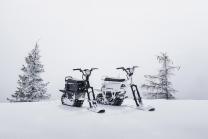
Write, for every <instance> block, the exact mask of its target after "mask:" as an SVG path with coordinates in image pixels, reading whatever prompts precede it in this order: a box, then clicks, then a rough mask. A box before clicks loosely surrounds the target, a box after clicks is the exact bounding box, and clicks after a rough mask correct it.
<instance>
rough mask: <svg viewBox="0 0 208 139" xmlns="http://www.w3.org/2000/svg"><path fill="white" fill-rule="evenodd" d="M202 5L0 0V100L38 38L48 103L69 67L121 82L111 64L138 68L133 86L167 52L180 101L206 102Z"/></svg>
mask: <svg viewBox="0 0 208 139" xmlns="http://www.w3.org/2000/svg"><path fill="white" fill-rule="evenodd" d="M207 5H208V2H207V1H206V0H145V1H144V0H18V1H17V0H0V48H1V51H0V64H1V68H0V75H1V78H0V83H1V85H0V101H4V100H5V98H6V97H9V96H10V95H11V94H12V93H14V91H15V90H16V87H17V80H18V74H21V73H22V72H21V71H20V68H21V66H22V64H24V57H25V56H27V54H28V52H29V51H30V50H31V49H32V48H33V47H34V45H35V42H36V41H37V40H39V39H40V40H39V45H40V49H41V55H42V59H41V61H42V63H43V64H44V65H45V70H46V72H45V73H44V74H43V77H44V79H45V80H46V81H49V82H51V83H50V85H49V87H48V91H49V93H51V94H52V95H53V98H56V97H58V96H59V95H60V94H61V93H60V92H59V91H58V90H59V89H62V88H63V87H64V77H65V76H67V75H73V76H75V77H77V78H78V77H80V76H79V75H80V74H79V73H75V72H73V71H72V68H77V67H83V68H89V67H98V68H100V70H98V71H96V72H94V74H93V75H92V78H91V79H92V80H91V81H92V85H93V86H95V88H99V87H100V86H101V77H102V76H103V75H109V76H110V75H111V76H119V75H120V76H122V75H123V74H122V72H118V71H116V70H115V68H116V67H118V66H131V65H138V66H140V68H139V69H138V70H137V71H136V73H135V83H136V84H138V85H139V86H140V85H141V84H142V83H144V75H145V74H157V70H158V68H159V66H160V65H159V64H158V63H157V61H156V55H157V54H159V53H160V52H167V53H168V54H169V56H170V57H171V58H172V59H173V61H174V63H175V64H176V65H179V66H181V70H180V71H178V72H175V76H174V77H172V81H173V85H174V87H175V89H176V90H178V91H179V92H178V93H177V94H176V97H177V98H180V99H208V91H207V90H208V84H207V83H208V82H207V81H208V72H207V71H208V54H207V53H208V8H207Z"/></svg>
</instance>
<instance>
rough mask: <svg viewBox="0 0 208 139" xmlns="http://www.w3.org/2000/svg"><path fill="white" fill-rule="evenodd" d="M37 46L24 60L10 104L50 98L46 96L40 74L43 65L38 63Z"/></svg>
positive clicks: (42, 70) (45, 84)
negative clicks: (24, 63)
mask: <svg viewBox="0 0 208 139" xmlns="http://www.w3.org/2000/svg"><path fill="white" fill-rule="evenodd" d="M39 52H40V50H39V46H38V44H37V43H36V45H35V48H34V49H33V50H32V51H31V52H30V53H29V55H28V56H27V57H26V58H25V62H26V65H23V66H22V69H21V70H22V71H23V74H22V75H19V80H18V82H17V83H18V87H17V90H16V91H15V93H14V94H12V95H11V96H12V98H8V100H9V101H11V102H30V101H39V100H41V99H48V98H50V94H47V85H48V83H45V82H44V81H43V79H42V78H41V76H40V74H41V73H43V72H44V68H43V65H42V64H41V62H40V57H41V56H40V55H39Z"/></svg>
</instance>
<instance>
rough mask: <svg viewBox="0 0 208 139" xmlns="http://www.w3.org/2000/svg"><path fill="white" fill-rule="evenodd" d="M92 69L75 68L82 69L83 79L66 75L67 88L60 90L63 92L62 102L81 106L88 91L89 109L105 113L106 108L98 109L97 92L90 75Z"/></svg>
mask: <svg viewBox="0 0 208 139" xmlns="http://www.w3.org/2000/svg"><path fill="white" fill-rule="evenodd" d="M96 69H97V68H91V69H84V70H82V69H73V70H74V71H80V72H81V73H82V80H77V79H74V78H73V77H71V76H67V77H65V89H64V90H59V91H61V92H63V95H62V97H61V102H62V104H63V105H68V106H74V107H81V106H82V105H83V103H84V100H85V95H86V93H87V98H88V102H89V106H90V108H89V110H91V111H93V112H97V113H104V112H105V110H104V109H98V107H97V102H96V100H95V94H94V90H93V87H91V86H90V82H89V77H90V75H91V73H92V71H93V70H96Z"/></svg>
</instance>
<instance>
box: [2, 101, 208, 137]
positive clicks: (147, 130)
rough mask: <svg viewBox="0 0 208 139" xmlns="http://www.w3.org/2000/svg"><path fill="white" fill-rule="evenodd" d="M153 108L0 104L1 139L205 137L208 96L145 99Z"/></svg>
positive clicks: (58, 104)
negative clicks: (99, 110)
mask: <svg viewBox="0 0 208 139" xmlns="http://www.w3.org/2000/svg"><path fill="white" fill-rule="evenodd" d="M145 102H146V103H148V104H151V105H152V106H154V107H156V111H155V112H144V111H139V110H136V109H133V108H130V107H126V105H127V104H130V105H133V104H134V103H133V101H132V100H127V101H126V102H125V103H124V105H123V106H121V107H115V106H114V107H112V106H104V108H105V109H106V113H105V114H97V113H92V112H90V111H88V110H86V107H87V103H85V105H84V107H83V108H72V107H67V106H62V105H61V104H60V102H59V101H51V102H36V103H16V104H14V103H12V104H10V103H1V104H0V111H1V113H0V139H77V138H79V139H81V138H86V139H97V138H99V139H107V138H108V139H112V138H113V139H134V138H135V139H136V138H137V139H207V138H208V112H207V110H208V100H203V101H199V100H171V101H166V100H154V101H152V100H146V101H145Z"/></svg>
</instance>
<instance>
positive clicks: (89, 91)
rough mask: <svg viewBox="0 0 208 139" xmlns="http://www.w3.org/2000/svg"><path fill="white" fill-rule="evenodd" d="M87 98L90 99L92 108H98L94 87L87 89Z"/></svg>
mask: <svg viewBox="0 0 208 139" xmlns="http://www.w3.org/2000/svg"><path fill="white" fill-rule="evenodd" d="M87 97H88V102H89V105H90V108H92V107H96V106H97V103H96V100H95V93H94V89H93V87H89V88H88V89H87Z"/></svg>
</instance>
